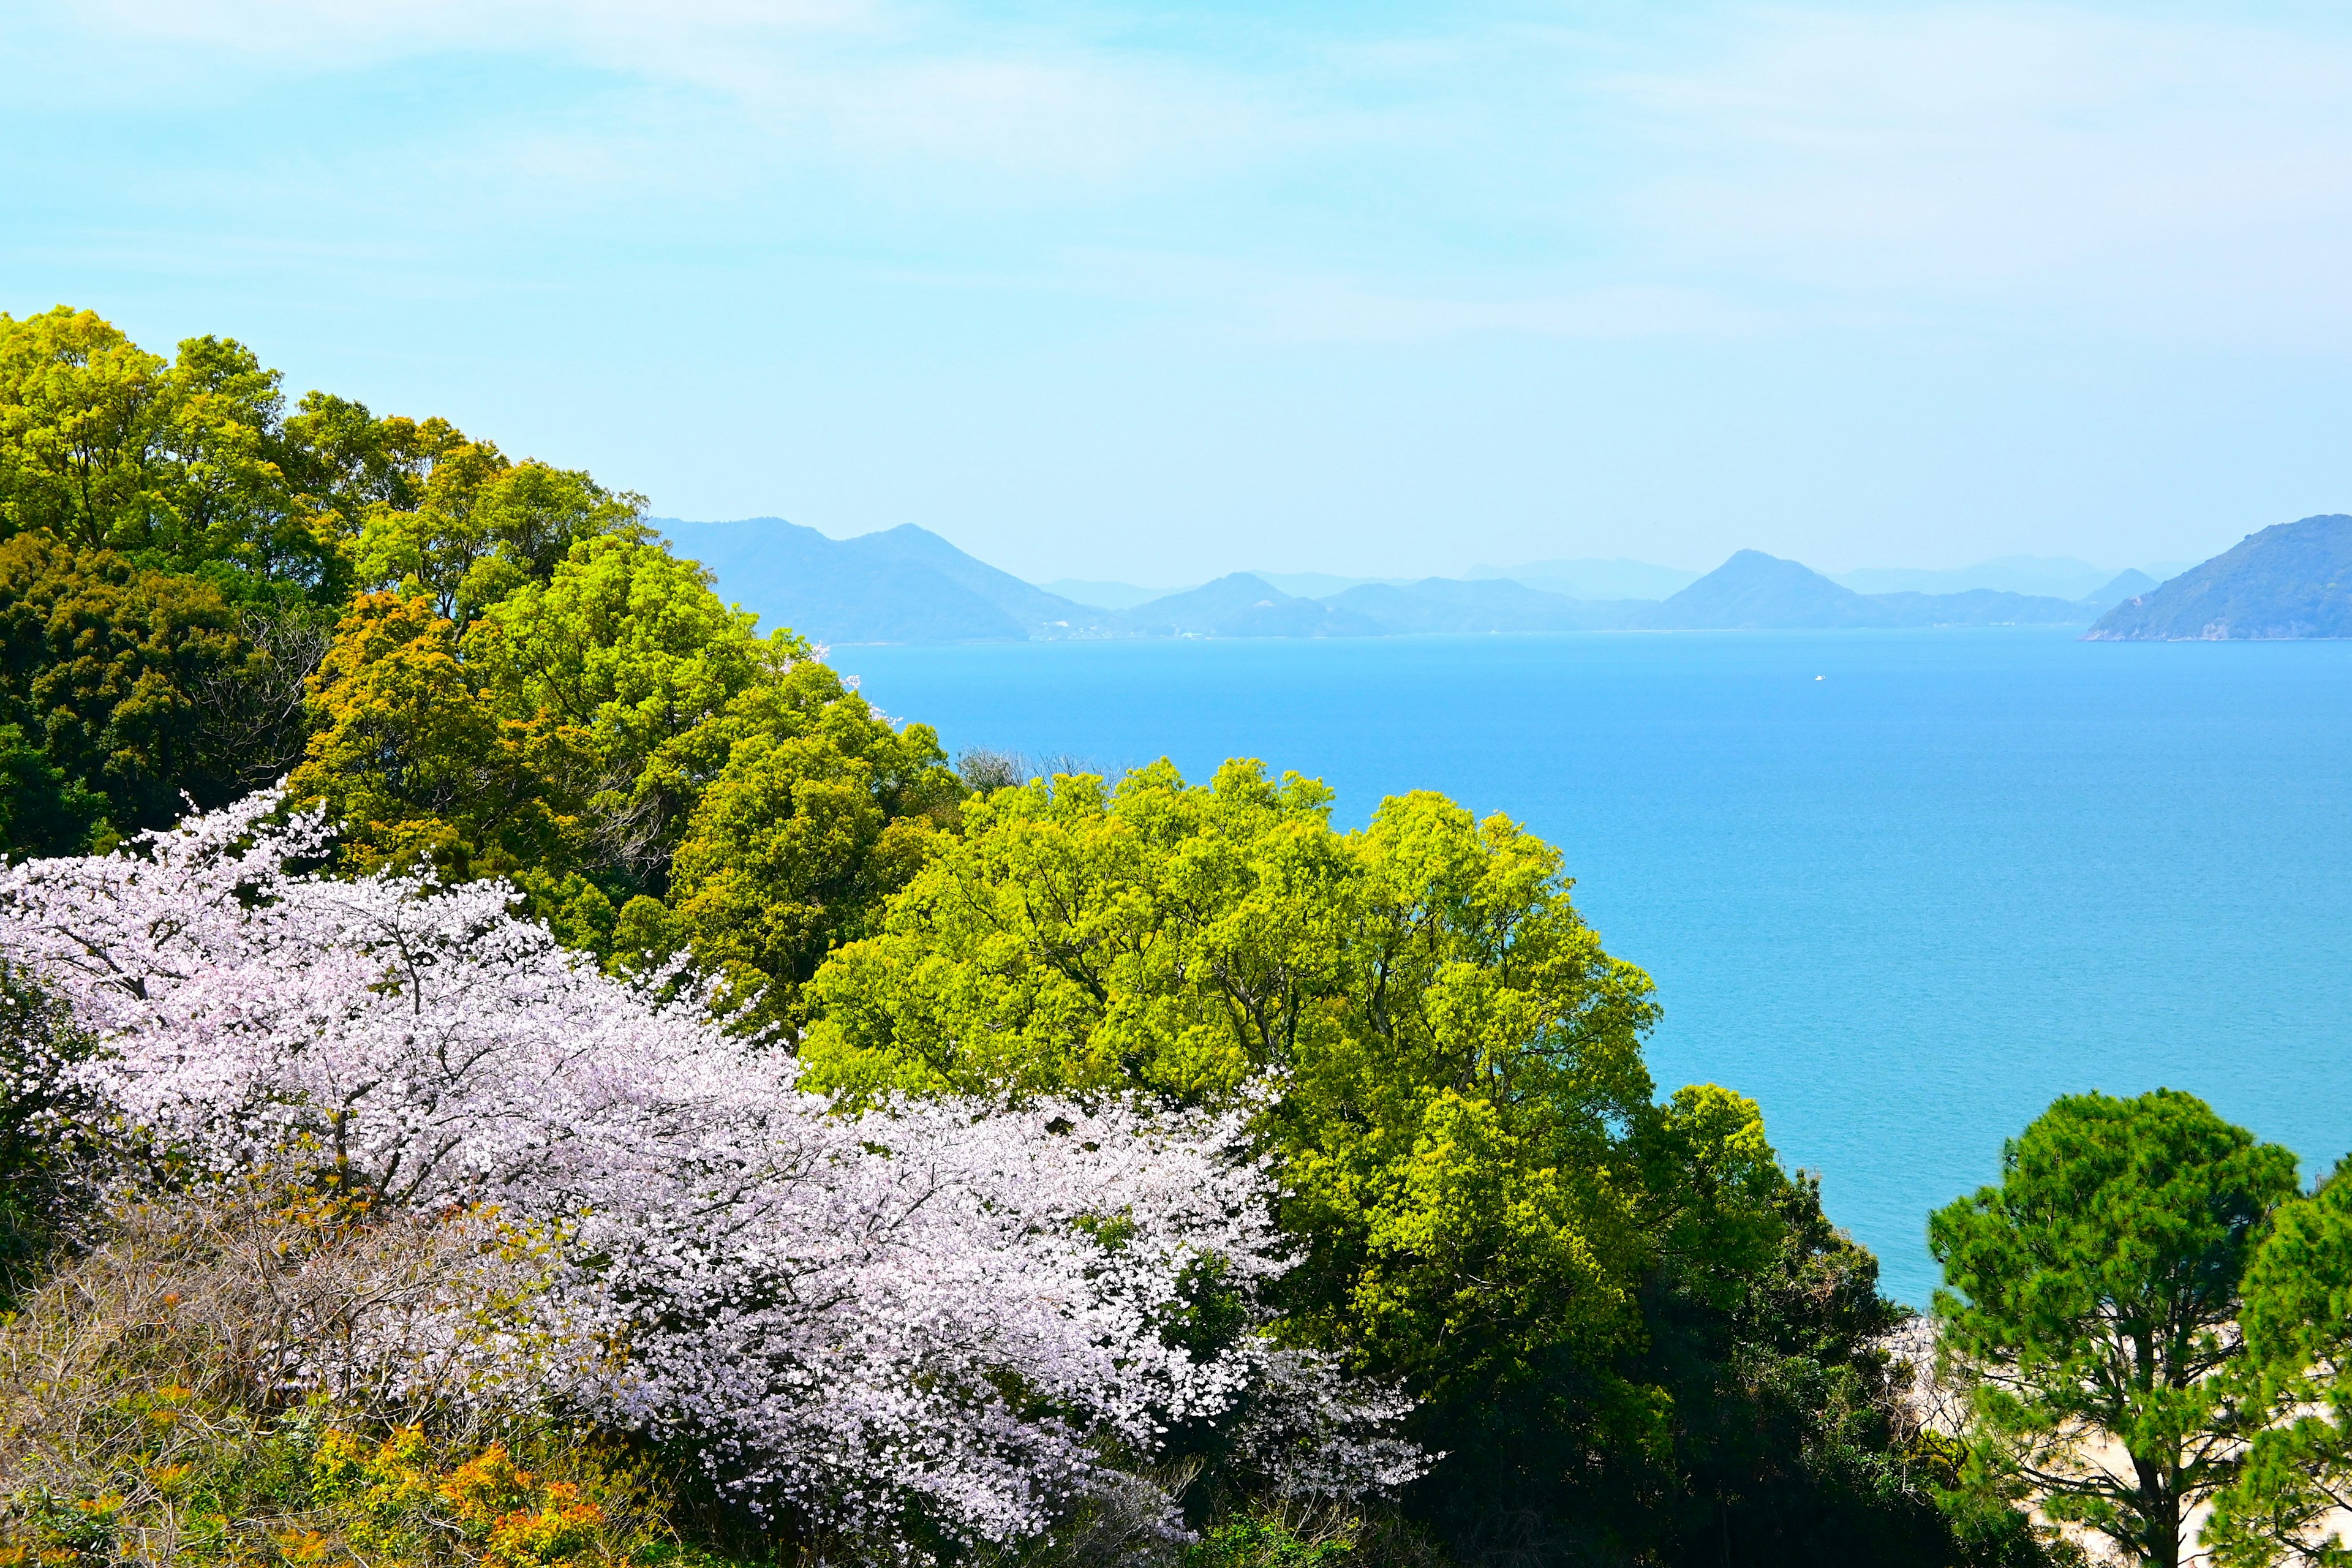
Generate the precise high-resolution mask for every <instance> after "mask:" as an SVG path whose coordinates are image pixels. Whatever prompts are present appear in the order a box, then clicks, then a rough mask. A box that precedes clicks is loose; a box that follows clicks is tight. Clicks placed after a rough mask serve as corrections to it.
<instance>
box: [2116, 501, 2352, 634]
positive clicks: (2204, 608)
mask: <svg viewBox="0 0 2352 1568" xmlns="http://www.w3.org/2000/svg"><path fill="white" fill-rule="evenodd" d="M2084 635H2085V637H2087V638H2089V639H2090V640H2092V641H2095V642H2135V641H2166V642H2180V641H2189V640H2192V639H2193V640H2200V641H2214V642H2219V641H2235V640H2238V639H2241V638H2274V637H2352V517H2347V516H2345V515H2343V514H2342V513H2340V512H2333V513H2329V514H2326V515H2325V516H2321V517H2306V518H2305V519H2303V521H2300V522H2283V523H2280V524H2279V525H2278V526H2276V527H2275V528H2265V529H2263V531H2261V532H2260V533H2250V534H2248V535H2246V537H2245V538H2244V539H2242V540H2241V541H2240V542H2238V543H2237V544H2235V545H2234V546H2232V547H2231V548H2230V549H2228V550H2225V551H2223V552H2221V554H2219V555H2216V556H2215V557H2213V559H2212V560H2210V561H2208V562H2206V563H2204V564H2203V565H2201V566H2198V567H2194V568H2192V569H2190V570H2189V571H2187V572H2184V573H2182V574H2180V575H2179V576H2178V577H2175V578H2173V579H2172V580H2171V581H2170V582H2168V583H2166V584H2163V585H2162V586H2160V587H2150V588H2148V589H2147V590H2143V591H2142V592H2140V593H2138V594H2136V595H2133V596H2131V597H2130V598H2128V599H2126V600H2125V601H2124V602H2123V603H2121V604H2119V605H2116V606H2115V608H2113V609H2111V610H2109V611H2108V612H2107V613H2106V614H2105V616H2101V617H2100V619H2099V622H2098V624H2097V625H2096V626H2093V627H2092V628H2091V629H2090V631H2089V632H2087V633H2085V634H2084Z"/></svg>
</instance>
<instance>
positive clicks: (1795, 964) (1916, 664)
mask: <svg viewBox="0 0 2352 1568" xmlns="http://www.w3.org/2000/svg"><path fill="white" fill-rule="evenodd" d="M835 662H836V663H837V664H838V665H839V666H840V667H841V668H844V669H845V670H846V671H849V672H851V673H853V674H855V675H856V676H858V677H860V678H861V679H862V682H863V686H864V689H865V690H866V694H867V695H868V696H869V697H871V698H872V699H873V700H875V701H876V702H877V704H878V705H879V706H880V707H881V708H882V709H883V710H885V711H887V712H888V713H890V714H892V715H894V716H896V717H899V718H915V719H921V720H924V721H929V723H931V724H933V725H935V726H936V727H937V728H938V729H939V731H940V735H941V736H942V738H943V739H944V740H945V742H947V744H948V746H949V747H950V750H954V749H959V748H962V747H966V746H973V745H989V746H995V747H1001V748H1010V749H1014V750H1020V751H1024V752H1029V753H1031V754H1032V755H1036V754H1039V753H1066V754H1072V755H1075V756H1076V757H1079V758H1083V759H1087V761H1089V762H1090V763H1093V764H1095V765H1096V766H1097V767H1099V768H1104V769H1117V768H1120V767H1124V766H1129V765H1133V764H1136V763H1143V762H1148V761H1150V760H1151V759H1153V758H1156V757H1159V756H1161V755H1163V754H1164V755H1166V756H1169V757H1171V758H1173V759H1174V760H1175V762H1176V763H1177V764H1178V765H1179V766H1180V767H1181V768H1182V769H1183V771H1184V773H1185V774H1186V775H1187V776H1188V777H1194V778H1200V777H1205V776H1206V775H1207V774H1208V773H1209V772H1210V770H1211V769H1212V768H1213V767H1214V766H1215V764H1216V763H1218V762H1220V761H1222V760H1223V759H1224V758H1226V757H1230V756H1254V757H1258V758H1262V759H1264V760H1265V762H1266V763H1268V764H1269V765H1270V766H1271V767H1273V768H1275V769H1276V770H1281V769H1293V768H1295V769H1297V770H1299V771H1301V772H1304V773H1313V774H1318V775H1319V776H1321V777H1322V778H1324V779H1325V780H1327V781H1328V783H1329V784H1331V785H1332V786H1333V787H1334V788H1335V789H1336V790H1337V791H1338V792H1339V816H1341V817H1342V818H1343V819H1345V821H1347V822H1348V823H1349V824H1351V825H1352V824H1357V823H1360V822H1361V821H1362V820H1363V819H1364V818H1365V817H1366V816H1368V815H1369V814H1370V810H1371V808H1372V806H1373V805H1374V804H1375V803H1377V802H1378V801H1379V799H1380V798H1381V796H1382V795H1388V794H1391V793H1394V792H1397V791H1401V790H1406V789H1413V788H1433V789H1439V790H1443V791H1444V792H1446V793H1447V794H1449V795H1453V796H1454V797H1455V798H1456V799H1459V800H1461V801H1463V802H1464V803H1465V804H1467V805H1471V806H1473V807H1474V808H1475V809H1477V810H1478V811H1480V812H1482V813H1484V812H1487V811H1492V810H1502V811H1506V812H1508V813H1510V814H1511V815H1513V816H1517V817H1518V818H1520V819H1521V820H1523V821H1525V822H1527V823H1528V824H1529V825H1530V826H1533V827H1535V828H1536V829H1538V831H1540V832H1541V833H1543V834H1544V835H1545V836H1547V837H1549V838H1550V839H1552V840H1553V841H1554V842H1556V843H1558V844H1559V845H1560V846H1561V847H1563V848H1564V849H1565V851H1566V853H1567V857H1568V864H1569V867H1570V869H1571V871H1572V872H1573V873H1574V875H1575V877H1576V879H1577V890H1576V899H1577V902H1578V905H1579V907H1580V909H1582V910H1583V911H1584V912H1585V915H1586V917H1587V918H1588V919H1589V920H1591V921H1592V922H1593V923H1594V924H1595V925H1596V926H1598V927H1599V929H1600V931H1601V935H1602V936H1603V938H1604V939H1605V940H1606V941H1607V942H1608V944H1609V947H1610V949H1611V950H1612V952H1616V953H1618V954H1620V955H1622V956H1623V957H1625V958H1628V959H1631V960H1632V961H1633V962H1634V963H1639V964H1641V965H1643V967H1644V968H1646V969H1647V970H1648V971H1649V972H1650V973H1651V974H1652V975H1653V976H1654V977H1655V979H1656V981H1657V984H1658V990H1659V994H1660V997H1661V1000H1662V1001H1663V1002H1664V1007H1665V1021H1664V1024H1663V1025H1661V1026H1660V1027H1659V1029H1658V1031H1657V1034H1656V1036H1655V1037H1654V1041H1653V1043H1652V1047H1651V1053H1650V1055H1651V1063H1652V1067H1653V1069H1654V1073H1655V1075H1656V1077H1657V1079H1658V1082H1659V1084H1660V1086H1661V1088H1662V1089H1671V1088H1673V1087H1674V1086H1675V1085H1678V1084H1682V1083H1685V1082H1690V1081H1694V1080H1701V1079H1710V1080H1713V1081H1716V1082H1719V1083H1724V1084H1727V1085H1730V1086H1732V1087H1733V1088H1736V1089H1739V1090H1740V1091H1741V1092H1743V1093H1746V1094H1748V1095H1752V1096H1754V1097H1755V1098H1756V1099H1757V1100H1759V1101H1760V1102H1761V1103H1762V1105H1763V1107H1764V1111H1765V1117H1766V1121H1767V1125H1768V1126H1769V1129H1770V1131H1771V1134H1772V1138H1773V1142H1774V1143H1775V1145H1776V1146H1777V1147H1778V1148H1779V1150H1780V1153H1781V1155H1782V1157H1783V1159H1784V1160H1786V1161H1788V1162H1789V1163H1792V1164H1798V1165H1803V1166H1806V1167H1809V1168H1811V1169H1813V1170H1815V1171H1818V1172H1820V1173H1821V1174H1822V1181H1823V1186H1824V1190H1825V1193H1826V1195H1827V1200H1828V1204H1829V1208H1830V1212H1831V1214H1832V1215H1833V1216H1834V1217H1835V1218H1836V1219H1837V1220H1838V1221H1839V1222H1840V1223H1842V1224H1843V1225H1845V1226H1848V1227H1850V1228H1851V1229H1852V1230H1853V1233H1854V1234H1855V1235H1856V1236H1857V1237H1860V1238H1861V1239H1862V1240H1863V1241H1864V1242H1865V1243H1867V1244H1868V1245H1869V1246H1870V1247H1873V1248H1874V1249H1875V1250H1876V1251H1877V1253H1878V1255H1879V1257H1880V1258H1882V1259H1884V1261H1885V1278H1886V1282H1887V1286H1888V1289H1890V1290H1891V1291H1892V1292H1893V1293H1894V1294H1895V1295H1896V1296H1898V1297H1900V1298H1902V1299H1903V1300H1908V1301H1911V1302H1914V1303H1916V1304H1924V1303H1925V1302H1926V1300H1927V1293H1928V1292H1929V1290H1931V1289H1933V1288H1934V1285H1935V1283H1936V1273H1935V1268H1934V1264H1933V1263H1932V1261H1931V1260H1930V1259H1929V1258H1928V1257H1927V1250H1926V1246H1925V1241H1924V1235H1925V1223H1926V1215H1927V1211H1928V1210H1929V1209H1930V1208H1931V1207H1934V1206H1935V1205H1939V1204H1942V1203H1945V1202H1948V1201H1949V1200H1950V1199H1951V1198H1952V1197H1953V1196H1954V1195H1955V1194H1959V1193H1963V1192H1966V1191H1969V1190H1971V1189H1973V1188H1974V1187H1975V1186H1977V1185H1978V1184H1980V1183H1983V1182H1986V1181H1989V1180H1991V1179H1992V1178H1993V1177H1994V1176H1995V1174H1996V1173H1997V1169H1998V1163H1999V1160H2000V1144H2001V1140H2002V1139H2003V1138H2004V1137H2007V1136H2009V1135H2011V1134H2012V1133H2013V1132H2015V1131H2017V1130H2018V1129H2019V1128H2020V1127H2021V1126H2022V1125H2023V1124H2024V1123H2025V1122H2026V1121H2028V1120H2030V1119H2031V1118H2032V1116H2033V1115H2034V1114H2035V1113H2036V1112H2037V1111H2038V1110H2041V1109H2042V1106H2043V1105H2045V1104H2047V1103H2048V1101H2049V1100H2051V1098H2052V1097H2053V1096H2054V1095H2058V1094H2061V1093H2064V1092H2067V1091H2070V1090H2075V1089H2091V1088H2097V1089H2106V1090H2109V1091H2111V1092H2117V1093H2129V1092H2135V1091H2137V1090H2139V1089H2147V1088H2151V1087H2154V1086H2157V1085H2169V1086H2172V1087H2174V1088H2179V1089H2188V1090H2190V1091H2192V1092H2194V1093H2197V1094H2200V1095H2202V1096H2204V1097H2205V1098H2206V1099H2207V1100H2210V1101H2211V1102H2212V1103H2213V1104H2214V1106H2215V1107H2216V1108H2217V1109H2219V1110H2221V1113H2222V1114H2223V1115H2225V1116H2228V1117H2231V1118H2232V1119H2234V1120H2236V1121H2242V1122H2243V1123H2245V1124H2246V1125H2248V1126H2251V1127H2252V1128H2253V1129H2254V1130H2255V1131H2258V1132H2260V1133H2261V1134H2262V1135H2263V1136H2264V1137H2267V1138H2271V1139H2274V1140H2277V1141H2279V1142H2284V1143H2287V1144H2289V1145H2291V1146H2292V1147H2293V1148H2294V1149H2295V1150H2296V1151H2297V1152H2299V1153H2300V1154H2301V1155H2302V1156H2303V1159H2304V1161H2305V1173H2306V1174H2310V1173H2315V1172H2317V1171H2320V1170H2325V1169H2326V1167H2327V1166H2328V1165H2330V1164H2332V1163H2334V1161H2335V1160H2336V1158H2337V1157H2338V1156H2339V1155H2341V1154H2343V1153H2344V1152H2347V1150H2352V643H2326V642H2310V643H2256V644H2243V643H2241V644H2207V643H2195V644H2142V643H2125V644H2111V643H2080V642H2076V641H2074V640H2073V639H2072V637H2071V636H2069V635H2067V634H2065V633H2063V632H2062V633H2052V632H2045V631H2039V630H2032V631H2028V630H1969V631H1955V632H1889V633H1876V632H1837V633H1721V634H1714V633H1692V634H1675V635H1669V636H1656V635H1651V636H1643V635H1625V634H1618V635H1609V634H1599V635H1590V636H1578V637H1462V638H1449V637H1426V638H1394V639H1379V640H1362V641H1357V640H1347V641H1327V642H1316V641H1234V642H1134V643H1058V644H1057V643H1030V644H1013V645H1004V646H993V647H989V646H982V647H951V648H896V647H856V648H841V649H836V650H835Z"/></svg>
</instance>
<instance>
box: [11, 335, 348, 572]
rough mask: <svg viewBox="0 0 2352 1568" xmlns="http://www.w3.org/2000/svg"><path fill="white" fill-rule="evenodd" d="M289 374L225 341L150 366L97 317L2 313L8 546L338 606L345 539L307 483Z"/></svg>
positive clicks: (191, 346) (193, 341)
mask: <svg viewBox="0 0 2352 1568" xmlns="http://www.w3.org/2000/svg"><path fill="white" fill-rule="evenodd" d="M283 409H284V401H283V398H282V396H281V395H280V393H279V390H278V373H277V372H275V371H272V370H267V369H265V368H263V366H262V365H261V363H260V362H259V361H258V360H257V359H256V358H255V357H254V354H253V352H252V351H251V350H249V349H247V348H246V347H245V346H244V345H243V344H241V343H237V342H232V341H230V340H227V339H223V338H210V337H205V338H190V339H188V340H187V341H186V342H183V343H182V344H181V345H180V348H179V354H178V357H177V358H176V359H175V360H168V361H167V360H165V359H163V357H161V356H160V355H156V354H152V353H147V352H146V351H144V350H142V349H141V348H140V347H139V346H138V345H137V344H135V343H133V342H131V341H130V340H129V339H128V338H126V337H124V336H123V334H122V333H121V331H117V330H116V329H115V328H114V327H112V326H110V325H109V324H108V323H107V322H105V321H102V320H100V318H99V317H98V316H96V315H95V314H93V313H91V312H89V311H88V310H82V311H75V310H68V308H66V307H65V306H62V305H61V306H58V308H57V309H55V310H49V311H46V312H44V313H42V314H40V315H37V316H29V317H27V318H26V319H25V320H23V321H16V320H13V319H11V318H9V317H7V316H5V315H0V536H7V535H14V534H22V533H32V532H41V531H46V532H48V533H50V534H52V535H54V536H55V537H56V538H58V540H60V541H63V542H66V543H67V544H68V545H71V546H73V547H76V548H79V549H83V550H114V551H118V552H124V553H127V554H130V555H131V556H133V557H135V558H137V559H138V560H139V561H140V562H142V563H144V564H147V565H150V566H155V567H162V568H165V569H172V570H184V571H185V570H204V571H206V572H208V573H211V574H214V575H215V577H216V578H218V579H219V580H220V581H221V582H222V583H223V584H224V586H225V587H226V588H228V591H229V592H230V593H231V595H232V596H235V597H245V596H247V595H252V594H256V593H260V594H264V595H267V594H268V592H269V591H270V590H271V589H272V588H273V587H276V588H280V589H283V590H286V591H290V592H295V593H300V594H311V595H332V594H333V593H334V592H336V591H337V587H338V584H339V582H340V578H341V558H340V545H339V536H340V533H341V529H340V528H339V527H338V525H337V524H336V522H335V521H334V518H333V516H332V514H331V512H327V511H324V510H322V502H321V499H320V497H317V496H311V495H306V494H305V493H303V491H302V490H301V489H299V484H298V479H299V477H300V476H301V475H303V474H304V473H305V472H306V471H307V469H308V468H310V467H313V466H315V465H307V464H305V463H304V461H303V460H302V458H303V454H302V451H301V447H300V444H299V440H298V439H297V438H295V437H293V436H291V435H290V434H289V429H288V427H287V425H286V423H285V421H284V420H283V419H282V417H281V416H282V414H283Z"/></svg>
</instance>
